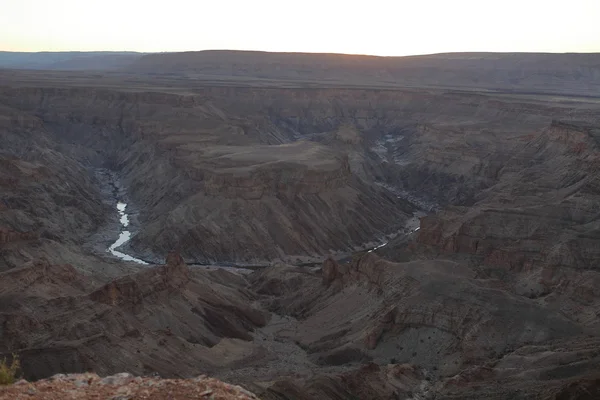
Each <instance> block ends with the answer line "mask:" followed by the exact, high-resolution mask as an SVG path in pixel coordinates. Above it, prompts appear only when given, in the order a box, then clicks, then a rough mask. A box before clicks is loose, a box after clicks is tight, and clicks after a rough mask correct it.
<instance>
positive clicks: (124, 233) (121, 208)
mask: <svg viewBox="0 0 600 400" xmlns="http://www.w3.org/2000/svg"><path fill="white" fill-rule="evenodd" d="M126 208H127V204H126V203H122V202H118V203H117V212H118V213H119V222H120V223H121V226H122V229H121V233H120V234H119V238H118V239H117V241H116V242H114V243H113V244H111V245H110V247H109V248H108V251H109V252H110V253H111V254H112V255H113V256H115V257H119V258H120V259H122V260H124V261H133V262H136V263H138V264H144V265H148V263H147V262H146V261H144V260H140V259H138V258H135V257H132V256H130V255H129V254H125V253H122V252H120V251H117V250H116V249H117V248H118V247H120V246H122V245H123V244H125V243H127V242H128V241H129V239H131V232H130V231H129V230H128V229H127V228H128V227H129V216H128V215H127V214H126V213H125V209H126Z"/></svg>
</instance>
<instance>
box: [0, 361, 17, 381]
mask: <svg viewBox="0 0 600 400" xmlns="http://www.w3.org/2000/svg"><path fill="white" fill-rule="evenodd" d="M20 370H21V362H20V361H19V357H18V356H17V355H16V354H13V355H12V361H11V362H10V364H9V362H8V360H7V359H6V357H4V358H3V359H2V361H0V385H10V384H13V383H15V381H16V380H17V378H18V375H17V374H18V373H19V371H20Z"/></svg>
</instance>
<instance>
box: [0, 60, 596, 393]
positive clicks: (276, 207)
mask: <svg viewBox="0 0 600 400" xmlns="http://www.w3.org/2000/svg"><path fill="white" fill-rule="evenodd" d="M109 56H110V57H112V58H106V57H109ZM113 56H114V57H113ZM263 56H264V57H263ZM11 57H12V55H11ZM53 57H54V56H53ZM94 57H100V58H94V59H96V60H100V59H102V60H104V61H102V62H100V61H98V62H99V64H98V65H106V68H104V67H103V68H100V67H99V68H98V70H96V71H92V69H91V68H89V67H87V64H86V62H88V61H89V60H87V61H85V60H84V61H85V62H83V61H82V60H79V61H77V63H79V64H77V63H76V64H73V65H79V66H80V68H75V67H74V68H66V67H65V68H64V69H73V70H75V69H77V70H80V71H58V70H56V69H60V68H51V67H44V68H47V69H52V71H50V70H37V71H34V70H25V69H0V360H1V359H2V358H3V357H7V358H9V359H10V358H11V357H12V356H13V355H17V356H18V357H19V359H20V361H21V370H22V371H21V372H22V375H23V378H25V379H27V380H28V381H32V382H33V383H28V382H25V381H21V383H20V384H19V385H16V386H12V387H9V388H6V389H1V390H0V398H4V397H2V396H5V397H6V398H15V396H16V398H21V397H18V394H19V393H20V394H23V391H27V390H30V391H31V394H27V393H25V394H23V395H24V396H26V395H27V396H29V395H30V396H33V397H27V398H52V397H39V396H43V395H42V394H40V393H43V391H44V390H49V391H48V392H47V393H51V390H54V391H55V392H56V391H57V390H62V389H60V388H59V386H60V387H62V388H63V389H64V390H67V391H68V390H71V392H69V393H71V394H73V393H74V392H72V391H74V390H80V391H83V392H85V391H87V390H92V389H90V388H91V387H96V386H97V389H95V390H108V391H107V392H106V393H107V394H106V395H107V396H108V393H109V392H110V395H111V396H116V395H121V394H122V395H124V396H126V395H127V396H134V394H135V395H139V396H141V395H142V394H143V393H142V392H143V391H144V390H145V391H147V392H148V395H149V396H150V395H154V394H155V396H154V397H149V398H167V397H164V396H166V394H165V393H166V392H164V390H163V388H166V387H171V385H173V387H177V388H179V389H180V390H183V391H184V392H185V391H186V390H188V389H189V390H190V391H193V392H194V393H195V394H194V395H196V394H198V393H196V392H198V391H199V390H200V388H199V386H202V388H201V389H202V390H201V391H202V392H206V391H208V390H215V395H216V393H217V392H216V390H217V387H214V388H211V387H208V386H206V385H207V382H206V379H205V378H202V379H198V378H197V379H196V380H193V379H192V378H194V377H197V376H199V375H208V376H211V377H214V378H215V379H213V380H211V382H212V383H211V384H215V385H217V386H219V385H221V384H220V383H218V382H219V381H217V379H219V380H222V381H225V382H231V383H232V384H235V385H240V386H241V387H243V388H245V389H241V388H239V390H241V391H240V392H239V393H241V394H240V395H241V396H247V398H252V396H256V397H258V398H261V399H272V400H275V399H277V400H308V399H332V400H333V399H335V400H344V399H348V400H350V399H481V398H485V399H509V398H510V399H553V400H559V399H560V400H567V399H573V400H574V399H579V400H584V399H597V398H600V289H599V288H600V92H598V89H597V80H596V79H595V77H597V76H600V75H598V73H599V72H598V71H599V70H598V65H600V64H598V60H599V59H598V56H597V55H593V54H592V55H573V57H570V58H569V57H568V55H554V56H553V55H534V54H530V55H519V56H517V55H514V54H504V55H503V54H496V55H493V54H485V55H484V54H482V55H479V56H477V57H475V56H474V55H472V54H471V55H470V56H469V57H467V55H465V54H462V55H456V56H455V57H452V56H451V55H434V56H427V57H422V58H418V57H417V58H405V59H397V60H396V59H390V60H384V59H378V58H371V57H365V58H360V57H358V56H356V57H355V58H348V56H337V55H314V56H311V55H307V54H277V53H275V54H267V55H262V56H261V54H255V53H252V52H240V53H235V52H200V53H182V54H177V53H173V54H164V55H162V54H161V55H142V54H139V55H135V54H120V55H117V54H115V55H107V54H100V55H94ZM115 57H116V58H115ZM11 60H17V59H16V58H11ZM32 60H33V59H32ZM56 60H58V61H56V62H61V63H63V62H64V63H67V64H58V65H59V66H60V65H71V64H69V63H70V62H71V61H69V60H68V59H62V58H61V59H60V60H59V59H58V58H57V59H56ZM34 61H35V60H33V61H31V60H29V61H27V62H34ZM46 61H48V62H50V61H52V60H50V59H48V60H46ZM11 62H12V61H11ZM15 62H16V61H15ZM19 62H20V61H19ZM23 62H24V61H23ZM35 62H36V63H37V62H38V61H35ZM52 62H54V61H52ZM80 62H81V63H80ZM13 65H17V64H13ZM19 65H20V64H19ZM36 65H42V64H36ZM43 65H46V64H43ZM48 65H50V64H48ZM52 65H53V64H52ZM231 65H237V66H245V67H244V68H241V67H240V68H237V67H236V68H237V69H236V68H233V69H232V67H231ZM109 66H110V68H109ZM282 66H284V67H285V68H284V67H282ZM108 69H110V71H109V70H108ZM294 71H295V72H294ZM540 71H543V73H542V72H540ZM573 71H575V72H577V71H579V72H577V73H575V72H573ZM475 72H477V74H476V75H473V74H474V73H475ZM334 76H335V77H337V78H335V79H334ZM517 77H518V79H517ZM434 78H435V79H434ZM385 82H391V83H389V84H386V83H385ZM436 82H437V83H436ZM117 202H120V203H122V204H127V218H128V219H127V221H128V225H127V229H129V231H131V233H132V237H131V240H129V241H127V242H126V243H125V244H124V245H123V246H120V247H119V248H118V250H119V251H120V252H123V253H126V254H130V255H132V256H133V257H136V258H139V259H141V260H144V261H146V262H147V263H148V265H140V264H136V263H134V262H127V261H123V260H121V259H119V258H117V257H115V256H113V255H111V253H109V252H108V251H107V249H108V248H109V246H110V245H111V243H114V242H115V240H116V239H117V237H119V233H120V230H121V229H122V226H121V225H122V222H120V221H119V218H120V217H122V216H120V214H118V213H117V210H116V205H117ZM90 371H93V373H94V374H97V375H94V374H91V373H90V374H88V375H65V376H63V375H59V376H58V378H56V374H82V373H86V372H90ZM124 372H126V373H129V374H132V375H131V376H129V375H119V376H121V377H125V376H126V377H127V379H126V381H127V382H124V383H123V386H127V388H126V389H122V390H123V391H128V392H127V393H128V394H126V393H124V392H123V393H117V391H118V390H120V389H118V388H116V387H115V388H109V389H106V385H103V384H102V385H101V384H100V383H99V382H101V381H103V378H100V377H102V376H109V377H110V376H113V375H114V374H117V373H124ZM52 376H55V378H53V379H52V380H47V379H48V378H50V377H52ZM134 376H138V378H135V377H134ZM158 376H160V377H162V378H165V380H164V382H163V380H159V379H158ZM104 379H108V378H104ZM123 379H125V378H123ZM35 381H37V382H35ZM148 381H152V382H162V383H160V384H154V383H153V384H152V385H148V388H146V387H145V386H144V385H145V382H148ZM77 382H79V383H77ZM53 385H54V386H53ZM128 385H129V386H128ZM203 385H204V386H203ZM84 386H85V387H84ZM205 386H206V387H205ZM52 387H54V389H51V388H52ZM45 388H46V389H45ZM48 388H50V389H48ZM113 389H114V390H113ZM153 390H154V391H156V393H155V392H152V391H153ZM165 390H167V389H165ZM235 390H238V389H235ZM83 392H82V393H83ZM113 392H114V393H113ZM151 392H152V393H151ZM184 392H182V393H184ZM44 393H46V392H44ZM52 393H54V392H52ZM56 393H58V392H56ZM56 393H55V394H56ZM98 393H100V392H98ZM103 393H104V392H103ZM144 393H145V392H144ZM190 393H192V392H190ZM211 393H212V392H211ZM252 393H254V395H253V394H252ZM88 394H89V393H88V392H85V393H83V394H81V396H87V395H88ZM184 394H185V395H186V396H187V395H188V392H185V393H184ZM73 395H74V394H73ZM143 395H144V396H145V395H146V394H143ZM182 395H183V394H182ZM35 396H38V397H35ZM47 396H50V394H47ZM57 396H58V395H57ZM160 396H163V397H160ZM23 398H25V397H23ZM56 398H65V397H56ZM83 398H85V397H83ZM134 398H138V397H134ZM139 398H143V397H139ZM215 398H220V397H215ZM223 398H228V397H223ZM232 398H233V397H232Z"/></svg>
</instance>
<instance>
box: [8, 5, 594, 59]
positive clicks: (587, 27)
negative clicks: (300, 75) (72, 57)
mask: <svg viewBox="0 0 600 400" xmlns="http://www.w3.org/2000/svg"><path fill="white" fill-rule="evenodd" d="M207 49H238V50H266V51H305V52H335V53H359V54H375V55H385V56H395V55H409V54H428V53H439V52H454V51H539V52H600V0H564V1H563V0H560V1H558V0H495V1H488V0H409V1H404V0H397V1H393V0H387V1H386V0H368V1H354V0H347V1H341V0H340V1H338V0H298V1H293V2H292V1H286V0H210V1H204V0H197V1H192V0H169V1H156V0H101V1H98V0H54V1H53V0H0V50H11V51H63V50H81V51H90V50H118V51H120V50H134V51H143V52H154V51H186V50H207Z"/></svg>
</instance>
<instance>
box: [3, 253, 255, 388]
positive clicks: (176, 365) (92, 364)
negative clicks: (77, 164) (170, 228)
mask: <svg viewBox="0 0 600 400" xmlns="http://www.w3.org/2000/svg"><path fill="white" fill-rule="evenodd" d="M222 273H224V271H215V273H211V272H209V271H200V270H197V271H194V272H192V271H190V269H189V268H188V267H187V266H186V265H185V263H184V262H183V259H182V258H181V256H180V255H179V254H178V253H176V252H172V253H170V254H169V255H168V256H167V263H166V264H165V265H164V266H159V267H154V268H146V269H144V270H142V271H141V272H139V273H137V274H134V275H129V276H125V277H121V278H117V279H115V280H113V281H111V282H109V283H108V284H105V285H103V286H101V287H97V288H91V287H90V286H91V285H90V284H89V283H88V284H87V285H86V284H82V282H86V278H85V277H84V276H82V275H81V273H79V272H77V271H76V270H75V269H74V268H73V267H70V268H67V267H59V266H51V265H40V266H32V267H29V268H24V269H14V270H11V271H8V272H6V273H4V274H3V275H6V276H5V277H3V282H5V283H7V284H11V285H12V286H11V287H14V288H17V287H18V288H19V290H11V291H6V290H4V291H0V297H1V303H2V306H1V307H0V323H1V324H2V326H3V327H4V328H3V330H2V331H1V332H0V339H1V340H0V342H1V343H2V347H0V352H3V353H4V352H11V351H17V352H18V353H19V354H20V356H21V361H22V368H23V372H24V375H25V376H26V377H28V378H42V377H45V376H49V375H51V374H53V373H55V372H56V371H57V370H60V371H63V372H74V371H84V370H89V369H93V370H94V371H98V372H99V373H111V372H115V371H117V370H118V369H119V368H127V369H128V370H130V371H132V372H135V373H138V374H144V373H150V372H159V373H161V374H164V375H167V376H172V375H175V374H177V375H180V374H193V373H194V372H193V371H197V372H198V373H199V372H200V371H202V372H206V371H208V370H215V371H216V370H218V369H220V368H223V367H225V366H226V365H229V366H231V365H232V364H231V363H238V364H239V365H243V364H244V363H247V362H251V360H255V359H260V357H261V356H260V351H259V349H258V348H256V347H255V346H253V345H252V344H251V343H249V342H246V341H248V340H251V335H250V333H249V332H251V331H252V330H253V329H255V328H256V327H258V326H262V325H264V324H265V323H266V314H265V313H264V312H263V311H260V310H257V309H255V308H253V307H252V306H250V305H249V303H250V302H251V300H252V298H253V296H254V294H253V293H251V292H248V291H246V290H245V289H244V282H243V281H239V280H237V279H235V276H233V275H232V279H230V282H227V279H226V278H223V277H222V276H221V275H220V274H222ZM225 274H226V275H230V274H229V273H225ZM9 279H10V280H17V281H18V282H20V286H18V285H17V284H13V283H11V281H9ZM15 283H16V282H15ZM53 288H57V289H59V288H60V289H59V290H53ZM29 307H32V308H29ZM226 338H230V339H226ZM224 339H225V340H224ZM228 340H233V341H234V342H232V343H231V344H230V343H228ZM236 340H239V343H238V342H235V341H236ZM216 345H218V346H217V347H215V346H216ZM228 346H233V348H244V347H246V348H247V350H246V353H245V354H246V355H245V356H241V357H239V358H236V359H235V360H233V361H231V360H230V361H227V360H225V359H223V358H222V356H221V353H222V352H223V351H225V352H226V351H227V350H226V349H227V348H228ZM150 348H153V349H154V350H149V349H150ZM115 352H119V354H120V356H119V357H114V356H113V355H114V353H115ZM242 354H244V352H242ZM153 359H154V360H157V361H156V362H153V361H151V360H153ZM131 360H136V361H133V363H132V361H131ZM228 363H229V364H228ZM186 370H187V371H188V372H185V371H186Z"/></svg>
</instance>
